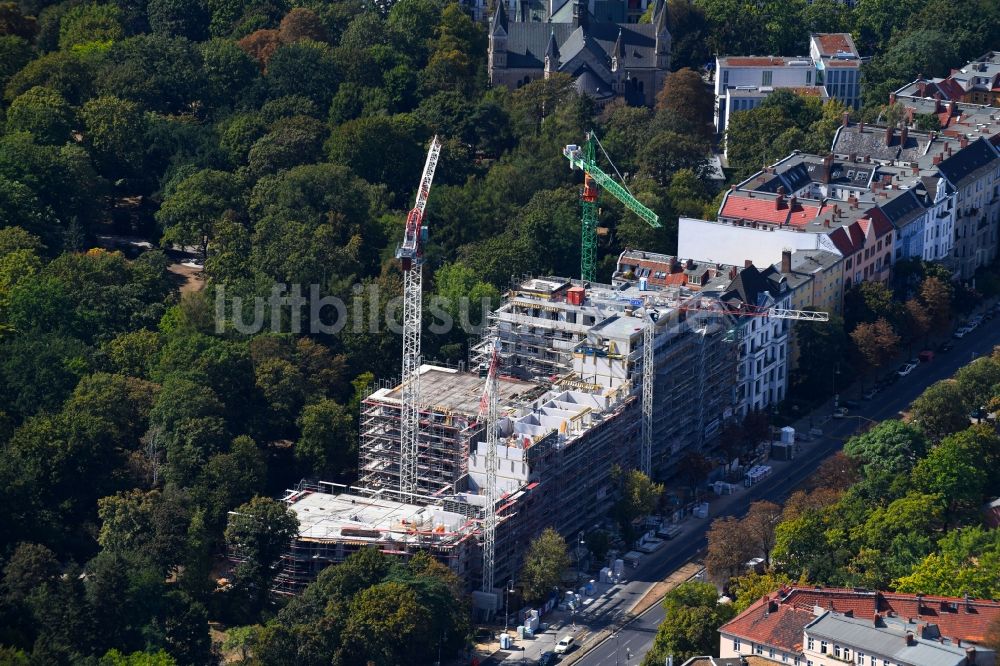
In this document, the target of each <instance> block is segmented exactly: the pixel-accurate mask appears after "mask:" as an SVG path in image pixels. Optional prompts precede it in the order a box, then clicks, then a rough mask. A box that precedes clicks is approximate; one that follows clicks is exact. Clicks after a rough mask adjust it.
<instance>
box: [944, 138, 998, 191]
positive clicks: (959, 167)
mask: <svg viewBox="0 0 1000 666" xmlns="http://www.w3.org/2000/svg"><path fill="white" fill-rule="evenodd" d="M996 159H997V153H996V150H994V149H993V146H991V145H990V144H989V142H988V141H986V139H983V138H980V139H977V140H975V141H973V142H972V143H970V144H969V145H968V146H966V147H965V148H963V149H962V150H958V151H956V152H955V154H954V155H952V156H951V157H949V158H947V159H946V160H944V161H942V162H941V164H939V165H938V169H940V170H941V173H942V174H943V175H944V177H945V178H947V179H948V180H949V182H951V183H952V184H953V185H955V186H956V187H958V186H960V185H961V183H962V180H963V179H964V178H965V177H967V176H969V175H971V174H972V173H973V172H975V171H978V170H979V169H981V168H983V167H984V166H986V165H987V164H989V163H990V162H992V161H994V160H996Z"/></svg>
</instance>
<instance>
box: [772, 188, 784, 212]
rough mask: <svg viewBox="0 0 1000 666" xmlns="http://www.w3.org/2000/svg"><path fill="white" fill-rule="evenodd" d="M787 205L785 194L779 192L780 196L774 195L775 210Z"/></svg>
mask: <svg viewBox="0 0 1000 666" xmlns="http://www.w3.org/2000/svg"><path fill="white" fill-rule="evenodd" d="M784 207H785V195H784V194H782V193H781V192H778V196H776V197H774V210H781V209H782V208H784Z"/></svg>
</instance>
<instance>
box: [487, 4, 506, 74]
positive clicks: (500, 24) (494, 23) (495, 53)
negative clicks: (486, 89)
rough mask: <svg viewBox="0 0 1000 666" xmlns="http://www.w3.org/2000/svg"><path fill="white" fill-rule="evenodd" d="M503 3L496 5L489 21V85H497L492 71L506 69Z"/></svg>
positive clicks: (504, 12)
mask: <svg viewBox="0 0 1000 666" xmlns="http://www.w3.org/2000/svg"><path fill="white" fill-rule="evenodd" d="M504 4H505V1H504V0H501V1H500V2H498V3H497V10H496V12H494V14H493V17H492V18H491V19H490V52H489V69H490V83H498V81H497V80H496V79H497V77H496V75H495V74H494V70H497V69H506V68H507V30H508V29H509V26H508V23H507V10H506V9H504Z"/></svg>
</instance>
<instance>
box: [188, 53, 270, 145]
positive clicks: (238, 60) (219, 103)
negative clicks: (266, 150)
mask: <svg viewBox="0 0 1000 666" xmlns="http://www.w3.org/2000/svg"><path fill="white" fill-rule="evenodd" d="M199 50H200V52H201V59H202V71H203V72H204V74H205V89H206V91H207V95H206V97H207V99H208V100H210V101H211V104H212V106H214V107H215V108H217V109H218V108H227V107H228V108H232V107H236V106H238V105H239V101H240V98H241V97H242V96H243V95H245V94H246V93H247V91H248V89H249V88H250V87H251V86H252V85H253V84H254V83H255V82H256V81H257V79H258V77H259V76H260V70H259V69H258V67H257V63H255V62H254V60H253V58H251V57H250V56H249V55H247V53H246V52H245V51H244V50H243V49H241V48H240V47H239V46H237V45H236V43H235V42H233V41H232V40H229V39H220V38H215V39H212V40H210V41H208V42H205V43H204V44H202V45H201V46H200V48H199ZM244 154H245V153H244Z"/></svg>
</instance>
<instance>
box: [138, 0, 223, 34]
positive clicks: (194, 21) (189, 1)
mask: <svg viewBox="0 0 1000 666" xmlns="http://www.w3.org/2000/svg"><path fill="white" fill-rule="evenodd" d="M146 14H147V16H148V17H149V27H150V28H152V29H153V32H154V33H155V34H158V35H163V36H165V37H184V38H187V39H190V40H191V41H195V42H197V41H201V40H203V39H205V38H206V37H207V36H208V7H207V6H206V5H205V2H203V0H148V2H147V3H146Z"/></svg>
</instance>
